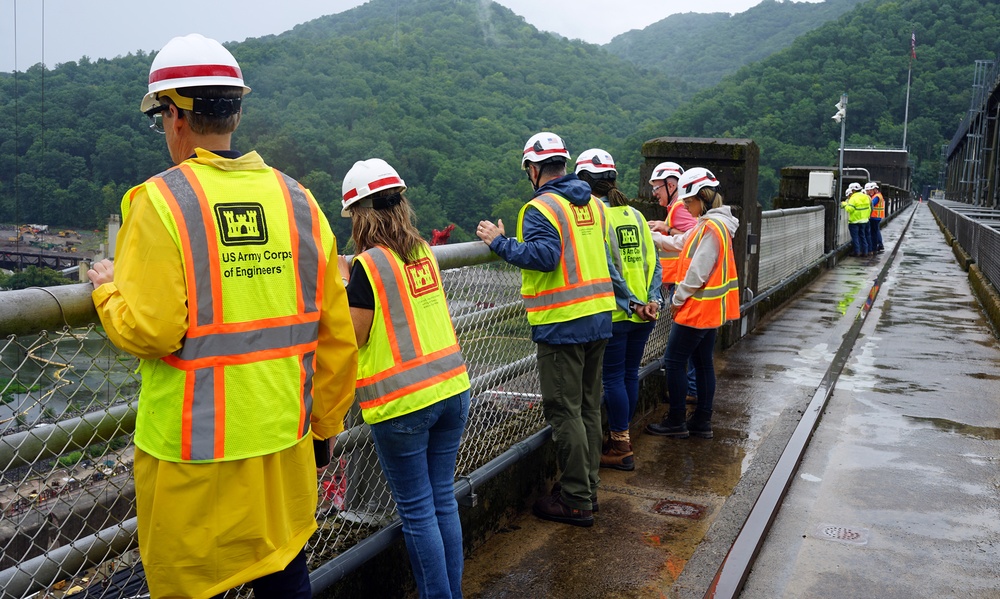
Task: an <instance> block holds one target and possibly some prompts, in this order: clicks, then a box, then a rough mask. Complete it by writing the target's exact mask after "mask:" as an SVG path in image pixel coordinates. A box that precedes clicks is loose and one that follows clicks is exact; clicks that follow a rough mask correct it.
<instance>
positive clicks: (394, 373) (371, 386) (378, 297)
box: [341, 158, 469, 599]
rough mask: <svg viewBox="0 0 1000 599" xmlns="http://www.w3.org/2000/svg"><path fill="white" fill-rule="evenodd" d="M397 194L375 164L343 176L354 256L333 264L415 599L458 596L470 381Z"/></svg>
mask: <svg viewBox="0 0 1000 599" xmlns="http://www.w3.org/2000/svg"><path fill="white" fill-rule="evenodd" d="M405 191H406V184H405V183H404V182H403V180H402V179H401V178H400V176H399V174H398V173H396V171H395V169H393V168H392V167H391V166H389V164H387V163H386V162H385V161H384V160H381V159H378V158H372V159H369V160H364V161H359V162H356V163H355V164H354V166H353V167H352V168H351V170H350V171H348V173H347V175H346V176H345V177H344V185H343V196H344V197H343V211H342V215H343V216H349V217H350V218H351V240H352V242H353V244H354V249H355V252H356V253H355V256H354V259H353V262H352V263H351V265H350V272H349V273H348V263H347V260H346V259H343V258H342V262H341V274H342V275H343V276H344V277H345V283H346V285H347V300H348V304H349V305H350V308H351V319H352V321H353V323H354V334H355V336H356V337H357V341H358V382H357V390H356V397H357V399H358V402H359V404H360V406H361V413H362V417H363V418H364V420H365V422H367V423H368V424H369V425H371V431H372V440H373V441H374V442H375V450H376V452H377V453H378V458H379V463H381V465H382V470H383V471H384V472H385V477H386V480H387V481H388V483H389V489H390V490H391V491H392V496H393V498H394V499H395V500H396V506H397V511H398V512H399V517H400V519H401V520H402V522H403V537H404V539H405V541H406V549H407V552H408V553H409V556H410V565H411V566H412V568H413V577H414V579H415V580H416V583H417V590H418V591H419V593H420V597H422V598H424V599H427V598H439V597H442V598H455V597H461V596H462V567H463V559H464V555H463V551H462V526H461V523H460V521H459V517H458V503H457V502H456V500H455V493H454V487H453V485H454V482H455V461H456V458H457V455H458V447H459V444H460V442H461V439H462V433H463V432H464V430H465V424H466V421H467V419H468V414H469V375H468V373H467V372H466V368H465V360H464V359H463V357H462V352H461V349H460V348H459V346H458V340H457V338H456V336H455V329H454V327H453V326H452V324H451V317H450V316H449V314H448V304H447V299H446V298H445V294H444V289H443V287H442V285H441V271H440V269H439V268H438V264H437V261H436V260H435V259H434V255H433V254H432V253H431V249H430V246H429V245H428V244H427V243H426V242H425V241H424V240H423V238H421V237H420V233H419V231H417V228H416V226H415V225H414V214H413V210H412V209H411V208H410V204H409V202H408V201H407V199H406V196H405V195H404V192H405Z"/></svg>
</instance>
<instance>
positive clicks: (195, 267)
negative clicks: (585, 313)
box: [87, 34, 357, 599]
mask: <svg viewBox="0 0 1000 599" xmlns="http://www.w3.org/2000/svg"><path fill="white" fill-rule="evenodd" d="M148 91H149V93H147V94H146V96H145V97H144V98H143V100H142V105H141V110H142V112H144V113H145V114H146V115H147V116H148V117H149V118H150V121H151V123H152V124H151V125H150V126H151V127H152V128H154V129H155V130H156V131H158V132H160V133H163V134H165V139H166V144H167V149H168V150H169V152H170V157H171V159H172V160H173V162H174V163H175V164H176V165H177V166H175V167H174V168H171V169H169V170H166V171H164V172H162V173H160V174H158V175H156V176H154V177H152V178H150V179H148V180H147V181H146V182H145V183H142V184H141V185H138V186H136V187H133V188H132V189H131V190H129V191H128V193H126V194H125V197H124V198H123V200H122V217H123V218H122V226H121V231H120V233H119V235H118V244H117V249H116V253H115V255H116V259H115V263H114V265H112V263H111V262H110V261H107V260H105V261H101V262H98V263H96V264H94V265H93V268H92V269H91V270H89V271H88V273H87V274H88V276H89V277H90V280H91V281H92V282H93V284H94V287H95V289H94V292H93V299H94V304H95V305H96V307H97V312H98V314H99V316H100V318H101V323H102V324H103V325H104V328H105V330H106V332H107V335H108V337H109V338H110V339H111V341H112V342H114V344H115V345H116V346H118V347H119V348H121V349H123V350H125V351H127V352H129V353H131V354H134V355H136V356H138V357H139V358H141V366H140V373H141V375H142V387H141V389H140V392H139V402H138V413H137V416H136V430H135V445H136V448H135V490H136V516H137V519H138V536H139V552H140V555H141V557H142V563H143V567H144V568H145V572H146V580H147V582H148V584H149V590H150V593H151V595H152V596H153V597H198V598H204V597H212V596H215V595H219V594H221V593H224V592H225V591H227V590H228V589H231V588H233V587H236V586H238V585H241V584H243V583H248V582H249V583H250V586H251V587H252V588H253V590H254V595H255V596H256V597H269V598H276V599H277V598H284V597H295V598H298V597H303V598H305V597H311V596H312V593H311V590H310V586H309V571H308V567H307V563H306V554H305V551H304V547H305V544H306V541H307V540H308V539H309V537H310V536H311V535H312V533H313V531H315V530H316V527H317V525H316V519H315V512H316V503H317V491H318V489H317V468H316V467H317V465H323V464H324V463H325V462H327V461H329V448H328V446H327V444H326V442H325V441H323V442H321V443H319V444H318V445H319V450H318V451H317V452H314V440H316V441H319V440H326V439H329V438H331V437H333V436H335V435H336V434H337V433H339V432H341V431H342V430H343V428H344V425H343V422H344V415H345V414H346V412H347V409H348V408H349V407H350V405H351V403H352V402H353V400H354V381H355V378H356V376H355V375H356V370H357V346H356V344H355V341H354V335H352V334H351V328H350V327H351V319H350V312H349V310H348V306H347V294H346V293H345V292H344V287H343V285H342V284H341V281H340V277H339V275H338V270H337V242H336V239H335V238H334V236H333V232H332V231H331V230H330V224H329V223H328V222H327V219H326V217H325V216H324V214H323V213H322V212H321V211H320V208H319V205H318V204H317V203H316V200H315V199H314V198H313V196H312V194H311V193H310V192H309V191H308V190H307V189H306V188H304V187H303V186H302V185H301V184H299V183H298V182H297V181H295V180H294V179H292V178H291V177H289V176H288V175H285V174H283V173H281V172H280V171H278V170H275V169H273V168H271V167H269V166H267V164H265V163H264V161H263V159H262V158H261V157H260V156H259V155H258V154H257V153H256V152H250V153H248V154H240V153H239V152H237V151H235V150H233V149H232V147H231V138H232V134H233V131H235V129H236V127H237V125H238V124H239V122H240V117H241V106H242V100H243V97H244V96H245V95H246V94H247V93H249V92H250V88H248V87H247V86H246V85H245V84H244V82H243V75H242V72H241V71H240V68H239V65H238V64H237V63H236V60H235V59H234V58H233V55H232V54H230V53H229V51H228V50H226V49H225V48H224V47H223V46H222V45H221V44H219V43H218V42H217V41H215V40H212V39H207V38H205V37H202V36H201V35H198V34H191V35H188V36H185V37H176V38H174V39H172V40H170V41H169V42H168V43H167V44H166V45H165V46H164V47H163V49H162V50H161V51H160V52H159V53H158V54H157V55H156V58H155V59H154V60H153V64H152V66H151V68H150V71H149V88H148Z"/></svg>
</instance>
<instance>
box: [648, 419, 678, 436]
mask: <svg viewBox="0 0 1000 599" xmlns="http://www.w3.org/2000/svg"><path fill="white" fill-rule="evenodd" d="M646 432H647V433H649V434H650V435H656V436H658V437H673V438H674V439H687V438H688V436H689V434H688V428H687V423H686V422H684V421H683V420H681V421H680V422H672V421H671V420H670V419H669V418H664V419H663V421H662V422H660V423H658V424H656V423H651V424H647V425H646Z"/></svg>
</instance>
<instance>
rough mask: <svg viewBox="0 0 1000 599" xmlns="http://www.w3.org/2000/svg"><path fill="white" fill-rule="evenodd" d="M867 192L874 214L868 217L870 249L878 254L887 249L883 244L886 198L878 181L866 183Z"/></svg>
mask: <svg viewBox="0 0 1000 599" xmlns="http://www.w3.org/2000/svg"><path fill="white" fill-rule="evenodd" d="M865 193H867V194H868V196H869V197H870V198H871V199H872V200H871V201H872V214H871V216H870V217H869V218H868V232H869V234H868V240H869V242H870V247H869V250H870V251H872V252H875V253H877V254H881V253H882V252H884V251H885V245H883V244H882V219H883V218H885V199H884V198H882V192H881V191H879V189H878V183H876V182H874V181H869V182H868V183H865Z"/></svg>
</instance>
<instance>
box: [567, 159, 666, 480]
mask: <svg viewBox="0 0 1000 599" xmlns="http://www.w3.org/2000/svg"><path fill="white" fill-rule="evenodd" d="M576 176H577V177H579V178H580V179H581V180H583V181H585V182H586V183H587V184H588V185H590V189H591V190H592V193H593V195H594V196H596V197H597V198H598V199H600V200H601V202H603V203H604V205H605V207H606V209H605V214H607V217H608V224H609V226H610V228H611V233H610V235H609V241H610V243H611V260H612V263H613V265H614V268H615V270H617V271H618V273H619V274H620V275H621V277H622V279H623V280H624V281H625V283H626V286H625V287H624V289H623V290H622V291H621V292H620V291H619V289H618V288H617V287H615V304H616V306H615V310H614V312H613V313H612V315H611V320H612V325H611V331H612V335H611V340H610V341H608V345H607V347H606V348H605V349H604V370H603V380H604V407H605V411H606V412H607V415H608V428H609V433H610V438H609V439H607V440H606V441H605V442H604V444H603V446H602V449H601V467H602V468H613V469H615V470H635V459H634V458H633V452H632V438H631V435H630V433H629V427H630V426H631V424H632V417H633V416H634V415H635V408H636V405H638V403H639V365H640V364H641V362H642V355H643V353H644V352H645V349H646V341H648V340H649V334H650V333H652V332H653V327H654V326H656V317H657V313H658V311H659V309H660V305H661V302H662V300H661V299H660V288H661V287H662V286H663V285H662V275H661V274H660V270H661V267H660V262H659V260H657V257H656V247H655V246H654V245H653V236H652V234H651V233H650V230H649V225H647V224H646V219H645V218H644V217H643V215H642V213H641V212H639V211H638V210H636V209H635V208H633V207H631V206H630V205H629V202H628V197H627V196H626V195H625V194H624V193H622V192H621V190H619V189H618V187H617V185H616V180H617V178H618V171H617V170H616V169H615V162H614V158H612V157H611V154H609V153H607V152H605V151H604V150H601V149H599V148H593V149H590V150H587V151H586V152H583V153H581V154H580V156H579V157H577V159H576Z"/></svg>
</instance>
